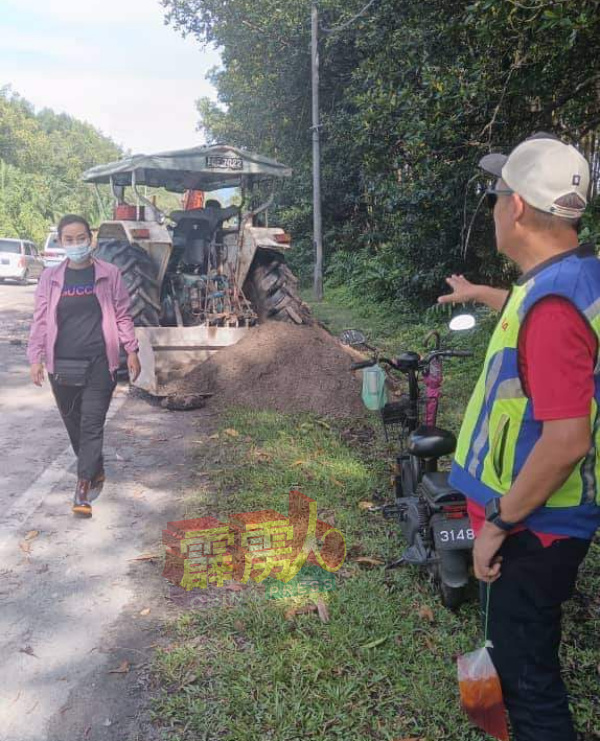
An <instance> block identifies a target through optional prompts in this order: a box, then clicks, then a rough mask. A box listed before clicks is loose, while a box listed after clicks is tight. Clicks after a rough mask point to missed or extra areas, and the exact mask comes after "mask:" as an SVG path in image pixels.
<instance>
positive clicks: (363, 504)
mask: <svg viewBox="0 0 600 741" xmlns="http://www.w3.org/2000/svg"><path fill="white" fill-rule="evenodd" d="M372 506H373V502H359V503H358V508H359V509H371V507H372Z"/></svg>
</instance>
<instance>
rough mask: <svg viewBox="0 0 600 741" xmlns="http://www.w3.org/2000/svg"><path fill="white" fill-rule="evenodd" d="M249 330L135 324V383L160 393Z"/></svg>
mask: <svg viewBox="0 0 600 741" xmlns="http://www.w3.org/2000/svg"><path fill="white" fill-rule="evenodd" d="M251 331H252V329H251V328H250V327H136V330H135V332H136V336H137V339H138V342H139V345H140V353H139V355H140V363H141V366H142V372H141V374H140V377H139V378H138V379H137V381H136V382H135V385H136V386H138V387H139V388H141V389H143V390H144V391H147V392H148V393H150V394H152V395H153V396H163V395H165V394H164V393H163V389H164V387H165V386H166V385H167V384H170V383H172V382H173V381H177V380H178V379H180V378H182V377H183V376H185V375H186V374H187V373H189V372H190V371H191V370H193V369H194V368H195V367H197V366H198V365H200V364H201V363H203V362H204V361H206V360H208V359H209V358H210V356H211V355H213V354H214V353H216V352H219V350H222V349H223V348H224V347H229V346H230V345H235V343H236V342H239V341H240V340H241V339H242V337H244V336H245V335H246V334H247V333H248V332H251ZM197 391H198V393H201V392H202V389H198V390H197Z"/></svg>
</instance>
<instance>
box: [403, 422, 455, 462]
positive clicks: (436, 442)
mask: <svg viewBox="0 0 600 741" xmlns="http://www.w3.org/2000/svg"><path fill="white" fill-rule="evenodd" d="M455 449H456V438H455V437H454V435H453V434H452V433H451V432H448V431H447V430H442V429H441V428H440V427H417V429H416V430H415V431H414V432H413V433H412V434H411V436H410V438H409V440H408V452H409V453H411V454H412V455H416V456H417V458H440V457H441V456H442V455H450V454H451V453H453V452H454V451H455Z"/></svg>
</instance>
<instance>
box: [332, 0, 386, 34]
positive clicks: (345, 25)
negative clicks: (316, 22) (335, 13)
mask: <svg viewBox="0 0 600 741" xmlns="http://www.w3.org/2000/svg"><path fill="white" fill-rule="evenodd" d="M376 2H377V0H370V1H369V2H368V3H367V4H366V5H365V7H364V8H363V9H362V10H361V11H360V12H359V13H357V14H356V15H355V16H353V17H352V18H350V20H348V21H346V22H345V23H341V24H340V25H339V26H333V27H332V28H323V26H321V31H323V33H337V32H338V31H343V30H344V29H345V28H348V26H351V25H352V24H353V23H354V22H355V21H357V20H358V19H359V18H360V17H361V16H363V15H364V14H365V13H366V12H367V10H369V8H370V7H371V5H374V4H375V3H376Z"/></svg>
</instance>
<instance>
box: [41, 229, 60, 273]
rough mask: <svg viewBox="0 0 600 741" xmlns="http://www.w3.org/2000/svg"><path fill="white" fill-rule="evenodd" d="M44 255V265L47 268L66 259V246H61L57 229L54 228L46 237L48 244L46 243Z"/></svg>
mask: <svg viewBox="0 0 600 741" xmlns="http://www.w3.org/2000/svg"><path fill="white" fill-rule="evenodd" d="M42 257H43V258H44V267H46V268H52V267H54V266H55V265H60V263H61V262H62V261H63V260H64V259H65V257H66V253H65V250H64V248H63V247H61V246H60V243H59V241H58V232H57V230H56V229H52V230H51V231H50V233H49V234H48V236H47V237H46V244H45V245H44V252H43V253H42Z"/></svg>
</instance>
